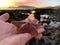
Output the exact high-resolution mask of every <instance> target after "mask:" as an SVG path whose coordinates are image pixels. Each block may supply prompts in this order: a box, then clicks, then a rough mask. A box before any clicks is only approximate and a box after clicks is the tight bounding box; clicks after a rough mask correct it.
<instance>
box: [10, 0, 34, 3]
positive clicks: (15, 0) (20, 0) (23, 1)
mask: <svg viewBox="0 0 60 45" xmlns="http://www.w3.org/2000/svg"><path fill="white" fill-rule="evenodd" d="M34 1H35V0H11V2H19V3H25V2H34Z"/></svg>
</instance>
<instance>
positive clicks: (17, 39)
mask: <svg viewBox="0 0 60 45" xmlns="http://www.w3.org/2000/svg"><path fill="white" fill-rule="evenodd" d="M8 19H9V14H8V13H5V14H3V15H1V16H0V45H25V44H26V42H27V41H29V40H30V39H31V38H32V36H31V35H30V34H29V33H24V34H16V33H15V32H14V28H15V26H14V25H13V24H11V23H8V22H5V21H7V20H8ZM41 29H43V28H41Z"/></svg>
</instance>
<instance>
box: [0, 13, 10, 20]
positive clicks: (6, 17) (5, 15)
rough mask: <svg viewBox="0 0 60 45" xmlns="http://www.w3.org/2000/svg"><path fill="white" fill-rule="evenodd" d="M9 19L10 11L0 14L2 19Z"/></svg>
mask: <svg viewBox="0 0 60 45" xmlns="http://www.w3.org/2000/svg"><path fill="white" fill-rule="evenodd" d="M8 19H9V14H8V13H4V14H2V15H1V16H0V20H2V21H7V20H8Z"/></svg>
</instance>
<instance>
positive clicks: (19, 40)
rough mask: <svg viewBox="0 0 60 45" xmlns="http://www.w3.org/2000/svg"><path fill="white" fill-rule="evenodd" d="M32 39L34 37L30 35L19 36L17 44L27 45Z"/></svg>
mask: <svg viewBox="0 0 60 45" xmlns="http://www.w3.org/2000/svg"><path fill="white" fill-rule="evenodd" d="M31 38H32V36H31V35H30V34H29V33H24V34H19V35H17V36H16V37H15V39H16V40H17V42H19V43H20V42H21V43H20V44H21V45H25V44H26V42H27V41H29V40H30V39H31Z"/></svg>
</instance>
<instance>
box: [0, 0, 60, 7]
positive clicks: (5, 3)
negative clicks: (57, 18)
mask: <svg viewBox="0 0 60 45" xmlns="http://www.w3.org/2000/svg"><path fill="white" fill-rule="evenodd" d="M22 5H28V6H35V7H48V6H58V5H60V0H0V7H11V6H12V7H18V6H22Z"/></svg>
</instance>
